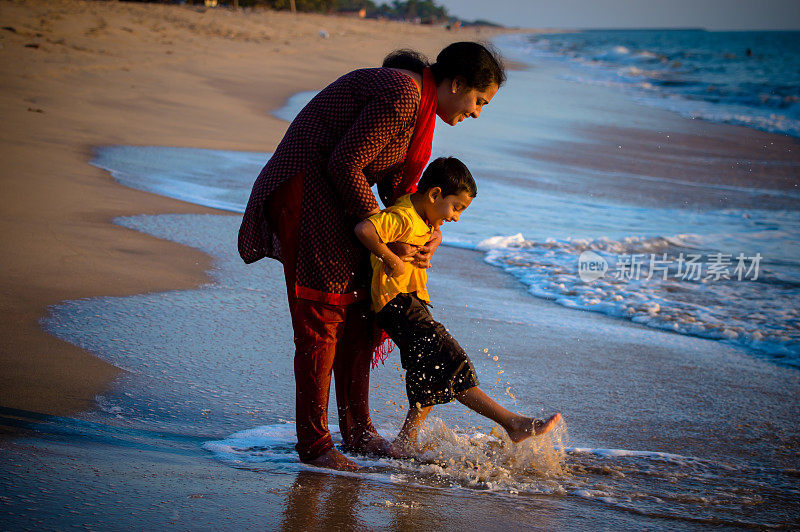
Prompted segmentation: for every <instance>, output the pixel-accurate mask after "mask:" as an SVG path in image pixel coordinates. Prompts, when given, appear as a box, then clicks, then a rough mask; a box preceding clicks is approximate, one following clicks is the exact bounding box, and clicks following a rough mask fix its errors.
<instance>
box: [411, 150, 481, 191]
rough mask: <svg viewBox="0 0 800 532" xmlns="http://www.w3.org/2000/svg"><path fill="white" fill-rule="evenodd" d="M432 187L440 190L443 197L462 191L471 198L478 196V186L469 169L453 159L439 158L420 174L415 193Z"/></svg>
mask: <svg viewBox="0 0 800 532" xmlns="http://www.w3.org/2000/svg"><path fill="white" fill-rule="evenodd" d="M433 187H439V188H440V189H442V195H443V196H449V195H451V194H458V193H459V192H461V191H462V190H465V191H466V192H467V194H469V196H470V197H472V198H474V197H475V196H477V195H478V186H477V185H476V184H475V180H474V179H473V178H472V174H471V173H470V172H469V169H468V168H467V166H466V165H465V164H464V163H462V162H461V161H459V160H458V159H456V158H455V157H439V158H438V159H436V160H435V161H433V162H432V163H431V164H429V165H428V167H427V168H426V169H425V171H424V172H423V173H422V177H421V178H420V179H419V183H417V191H418V192H426V191H428V190H430V189H432V188H433Z"/></svg>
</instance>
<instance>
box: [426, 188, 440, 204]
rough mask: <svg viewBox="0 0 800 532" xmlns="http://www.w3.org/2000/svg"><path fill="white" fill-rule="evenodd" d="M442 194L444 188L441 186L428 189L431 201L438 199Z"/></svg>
mask: <svg viewBox="0 0 800 532" xmlns="http://www.w3.org/2000/svg"><path fill="white" fill-rule="evenodd" d="M441 195H442V189H441V188H440V187H431V188H429V189H428V193H427V196H428V197H429V198H430V199H431V201H436V199H437V198H438V197H439V196H441Z"/></svg>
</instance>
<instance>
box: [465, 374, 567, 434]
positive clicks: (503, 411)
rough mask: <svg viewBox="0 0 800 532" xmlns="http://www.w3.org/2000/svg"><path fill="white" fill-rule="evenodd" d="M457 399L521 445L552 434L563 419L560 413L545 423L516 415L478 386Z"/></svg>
mask: <svg viewBox="0 0 800 532" xmlns="http://www.w3.org/2000/svg"><path fill="white" fill-rule="evenodd" d="M456 399H458V401H459V402H460V403H461V404H463V405H464V406H466V407H467V408H469V409H470V410H473V411H475V412H477V413H478V414H480V415H482V416H484V417H488V418H489V419H491V420H492V421H494V422H495V423H497V424H498V425H500V426H501V427H503V428H504V429H506V432H507V433H508V436H509V438H511V441H513V442H514V443H519V442H521V441H522V440H524V439H527V438H530V437H531V436H534V435H535V436H540V435H542V434H545V433H547V432H550V431H551V430H552V429H553V427H555V425H556V423H557V422H558V420H560V419H561V414H558V413H556V414H553V415H552V416H550V417H549V418H547V420H545V421H542V420H539V419H533V418H530V417H525V416H521V415H519V414H515V413H514V412H512V411H510V410H508V409H507V408H504V407H503V406H502V405H500V404H499V403H498V402H497V401H495V400H494V399H492V398H491V397H489V396H488V395H486V393H484V391H483V390H481V389H480V388H478V387H477V386H473V387H472V388H469V389H468V390H465V391H463V392H461V393H459V394H457V395H456Z"/></svg>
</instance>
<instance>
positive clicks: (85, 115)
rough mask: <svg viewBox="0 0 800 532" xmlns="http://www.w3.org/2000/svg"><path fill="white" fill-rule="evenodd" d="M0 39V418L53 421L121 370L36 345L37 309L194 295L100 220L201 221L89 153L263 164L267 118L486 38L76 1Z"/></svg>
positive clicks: (21, 7) (180, 258)
mask: <svg viewBox="0 0 800 532" xmlns="http://www.w3.org/2000/svg"><path fill="white" fill-rule="evenodd" d="M0 26H1V27H2V29H0V84H2V89H1V90H0V114H2V116H3V118H4V122H5V127H4V128H3V129H2V132H0V146H2V148H1V149H2V152H1V153H2V161H3V165H2V183H3V185H2V186H3V202H2V211H0V235H2V240H3V253H4V257H3V261H2V272H1V273H0V286H2V312H3V322H2V331H0V334H2V337H3V343H2V352H1V353H0V406H4V407H10V408H19V409H24V410H32V411H37V412H44V413H52V414H64V413H68V412H72V411H76V410H80V409H84V408H86V407H88V406H90V404H91V400H92V398H93V397H94V395H95V394H96V393H97V392H99V391H101V390H102V389H103V388H104V387H105V386H106V385H107V384H108V383H109V382H110V381H111V380H112V379H113V378H114V377H115V376H116V375H117V374H118V371H119V370H117V369H116V368H114V367H113V366H110V365H108V364H106V363H105V362H102V361H100V360H99V359H97V358H95V357H93V356H92V355H90V354H88V353H86V352H84V351H82V350H81V349H79V348H77V347H75V346H73V345H70V344H67V343H65V342H62V341H60V340H57V339H55V338H53V337H51V336H49V335H47V334H45V333H44V332H43V331H42V330H41V329H40V327H39V325H38V320H39V318H40V317H41V316H42V315H44V314H45V313H46V311H47V307H48V305H51V304H55V303H58V302H59V301H62V300H64V299H76V298H84V297H94V296H118V295H125V294H132V293H141V292H149V291H161V290H168V289H180V288H186V287H191V286H195V285H197V284H200V283H203V282H205V281H206V275H205V271H206V270H207V269H208V268H209V259H208V257H206V256H204V255H203V254H201V253H200V252H198V251H196V250H193V249H191V248H188V247H182V246H178V245H176V244H173V243H169V242H165V241H162V240H158V239H156V238H153V237H150V236H147V235H144V234H140V233H137V232H135V231H131V230H126V229H123V228H121V227H118V226H114V225H112V224H111V223H110V220H111V219H112V218H114V217H117V216H126V215H133V214H142V213H145V214H155V213H166V212H170V213H188V212H193V213H202V212H214V211H213V210H211V209H206V208H202V207H198V206H195V205H190V204H186V203H182V202H179V201H176V200H172V199H168V198H164V197H160V196H157V195H153V194H148V193H144V192H139V191H136V190H132V189H128V188H125V187H123V186H121V185H118V184H116V183H115V182H114V181H113V179H112V178H111V177H110V176H109V175H108V174H107V173H106V172H105V171H102V170H100V169H97V168H94V167H92V166H90V165H89V164H88V161H89V160H90V159H91V158H92V149H93V147H95V146H102V145H113V144H128V145H163V146H182V147H197V148H210V149H234V150H243V151H246V150H252V151H259V152H263V151H270V150H272V149H274V147H275V146H276V145H277V143H278V142H279V141H280V138H281V136H282V134H283V132H284V131H285V129H286V123H284V122H282V121H280V120H278V119H276V118H273V117H272V116H270V115H269V114H268V112H269V110H270V109H274V108H277V107H279V106H281V105H282V104H283V103H284V102H285V100H286V99H287V98H288V97H289V96H291V95H292V94H294V93H295V92H298V91H301V90H313V89H319V88H321V87H323V86H325V85H326V84H327V83H328V82H330V81H331V80H333V79H335V78H336V77H338V76H339V75H341V74H342V73H344V72H347V71H349V70H352V69H354V68H360V67H366V66H374V65H377V64H379V63H380V60H381V59H382V57H383V56H384V55H385V54H386V53H387V52H388V51H390V50H392V49H395V48H400V47H413V48H416V49H418V50H420V51H422V52H424V53H426V54H428V55H431V56H435V54H436V53H437V52H438V50H440V49H441V48H442V47H443V46H444V45H446V44H448V43H449V42H452V41H454V40H473V39H487V38H490V37H491V36H492V35H493V34H492V33H490V32H489V31H487V30H486V29H483V30H472V29H469V30H461V31H459V32H458V33H453V32H449V31H446V30H444V29H442V28H437V27H430V26H414V25H407V24H401V23H391V22H380V21H371V20H359V19H352V18H340V17H329V16H322V15H311V14H303V15H296V16H293V15H291V14H288V13H281V12H263V11H262V12H245V11H240V12H232V11H229V10H226V9H209V10H204V9H198V8H191V7H180V6H168V5H152V4H151V5H142V4H128V3H117V2H83V1H77V0H64V1H48V2H42V1H32V0H28V1H15V2H9V1H2V2H0ZM321 31H324V32H326V35H327V37H323V36H322V35H321V34H320V32H321Z"/></svg>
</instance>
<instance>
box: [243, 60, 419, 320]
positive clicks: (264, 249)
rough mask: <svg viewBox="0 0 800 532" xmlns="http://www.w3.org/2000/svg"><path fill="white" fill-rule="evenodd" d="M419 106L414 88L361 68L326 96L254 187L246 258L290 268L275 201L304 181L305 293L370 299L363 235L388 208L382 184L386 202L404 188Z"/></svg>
mask: <svg viewBox="0 0 800 532" xmlns="http://www.w3.org/2000/svg"><path fill="white" fill-rule="evenodd" d="M419 101H420V95H419V91H418V89H417V86H416V84H415V83H414V81H413V80H412V79H411V78H410V77H408V76H407V75H405V74H402V73H400V72H397V71H395V70H391V69H386V68H371V69H363V70H355V71H353V72H350V73H349V74H346V75H344V76H342V77H341V78H339V79H338V80H336V81H335V82H333V83H331V84H330V85H328V86H327V87H326V88H325V89H323V90H322V91H321V92H320V93H319V94H317V95H316V96H315V97H314V99H313V100H311V102H309V103H308V105H306V106H305V107H304V108H303V110H302V111H300V114H298V115H297V117H296V118H295V119H294V121H293V122H292V124H291V125H290V126H289V129H288V130H287V131H286V135H285V136H284V137H283V140H282V141H281V143H280V144H279V145H278V148H277V149H276V150H275V153H274V154H273V155H272V157H271V158H270V160H269V161H268V162H267V164H266V166H264V168H263V169H262V170H261V173H260V174H259V176H258V178H257V179H256V182H255V184H254V185H253V190H252V192H251V194H250V200H249V202H248V204H247V209H246V210H245V213H244V219H243V220H242V226H241V228H240V229H239V254H240V255H241V257H242V259H243V260H244V261H245V262H246V263H248V264H249V263H251V262H255V261H257V260H259V259H262V258H264V257H271V258H275V259H278V260H281V252H280V244H279V242H278V239H277V235H276V234H275V231H274V228H272V227H270V225H269V222H268V218H269V217H268V216H267V213H265V208H266V206H267V205H268V203H267V199H268V198H269V196H270V194H272V192H273V191H275V189H276V188H277V187H278V186H279V185H281V184H282V183H284V182H286V181H287V180H288V179H290V178H292V177H293V176H295V175H297V174H298V173H302V174H303V176H304V179H303V201H302V214H301V217H300V225H299V231H298V235H297V238H298V251H297V270H296V279H297V295H298V296H299V297H301V298H306V299H315V300H318V301H325V302H329V303H334V304H348V303H350V302H353V301H356V300H359V299H363V298H365V297H368V295H369V278H370V271H369V270H370V268H369V261H368V260H367V259H368V255H369V253H368V251H367V250H366V248H364V246H362V245H361V244H360V243H359V242H358V240H357V239H356V237H355V234H354V233H353V228H354V226H355V224H356V223H357V222H359V221H360V220H361V219H363V217H364V216H365V215H366V213H368V212H369V211H371V210H373V209H376V208H378V204H377V202H376V201H375V196H374V195H373V194H372V191H371V190H370V187H371V186H372V185H374V184H375V183H378V188H379V190H380V191H381V194H380V195H381V197H382V199H383V200H384V203H385V202H386V198H387V197H388V196H391V192H392V191H393V190H394V188H395V187H396V186H397V185H398V183H399V182H400V179H401V177H402V171H403V161H404V160H405V157H406V151H407V149H408V144H409V141H410V140H411V136H412V134H413V132H414V125H415V122H416V117H417V112H418V108H419Z"/></svg>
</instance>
